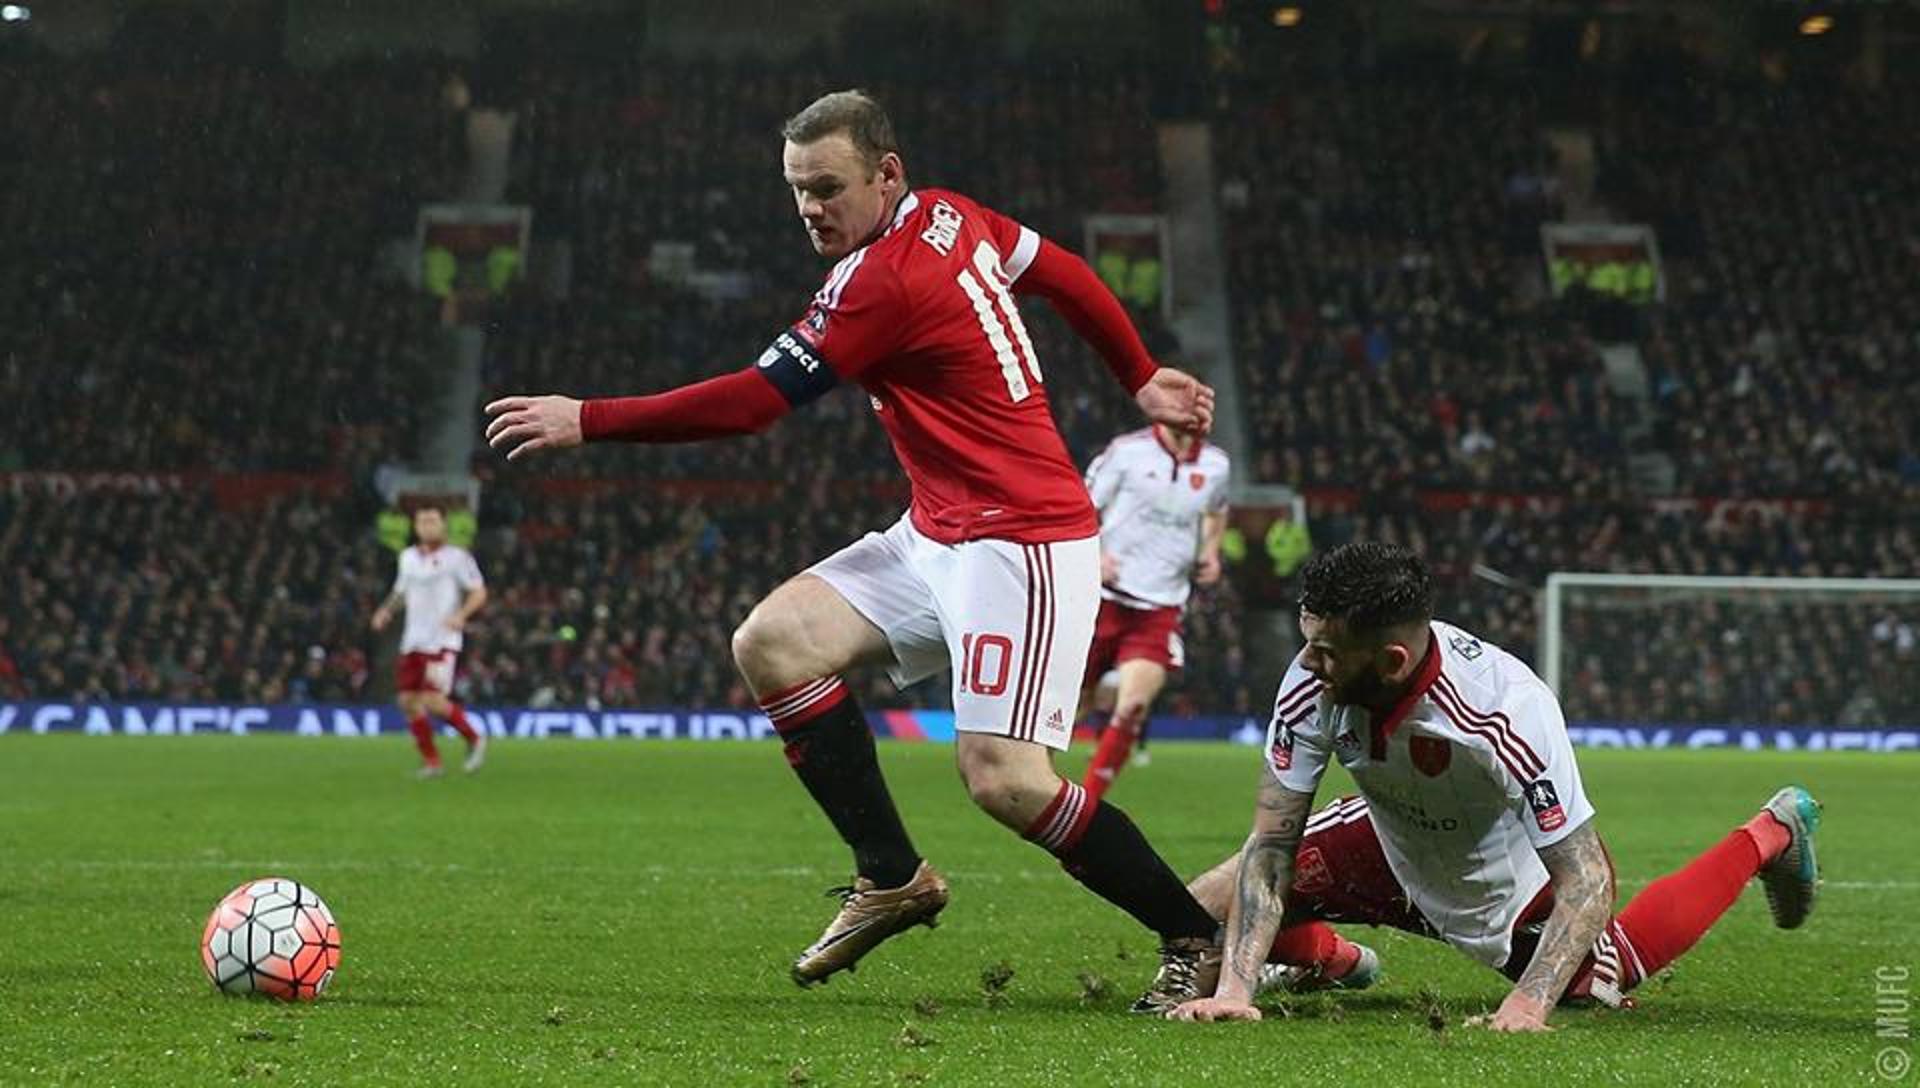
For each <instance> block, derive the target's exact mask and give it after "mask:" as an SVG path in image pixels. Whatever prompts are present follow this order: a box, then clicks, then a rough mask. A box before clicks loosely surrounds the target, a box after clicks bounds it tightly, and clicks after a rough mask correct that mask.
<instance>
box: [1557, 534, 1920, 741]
mask: <svg viewBox="0 0 1920 1088" xmlns="http://www.w3.org/2000/svg"><path fill="white" fill-rule="evenodd" d="M1537 650H1538V659H1539V665H1540V676H1541V678H1542V679H1543V680H1545V681H1546V682H1547V685H1548V686H1549V687H1551V688H1552V689H1553V691H1554V693H1555V694H1556V695H1557V696H1559V698H1560V701H1561V703H1562V705H1563V706H1564V707H1565V708H1566V713H1567V717H1568V718H1569V719H1570V720H1572V719H1581V720H1603V721H1635V720H1640V721H1673V722H1685V721H1716V722H1723V723H1725V722H1734V721H1741V722H1746V723H1750V724H1756V725H1796V726H1797V725H1859V726H1876V725H1882V726H1884V725H1911V724H1915V723H1916V722H1920V578H1774V577H1721V576H1708V575H1679V574H1617V573H1610V574H1601V573H1582V572H1570V571H1560V572H1555V573H1553V574H1550V575H1548V577H1547V581H1546V587H1545V589H1544V590H1543V591H1542V594H1541V603H1540V630H1539V643H1538V647H1537ZM1794 719H1798V720H1794Z"/></svg>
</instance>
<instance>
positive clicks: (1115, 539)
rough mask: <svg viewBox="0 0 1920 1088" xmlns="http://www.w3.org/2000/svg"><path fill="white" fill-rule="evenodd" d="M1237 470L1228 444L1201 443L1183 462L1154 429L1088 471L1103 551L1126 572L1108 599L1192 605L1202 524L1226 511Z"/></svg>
mask: <svg viewBox="0 0 1920 1088" xmlns="http://www.w3.org/2000/svg"><path fill="white" fill-rule="evenodd" d="M1230 471H1231V465H1230V463H1229V461H1228V459H1227V454H1226V451H1225V450H1222V449H1221V448H1220V447H1218V446H1214V445H1210V444H1208V443H1205V442H1199V443H1196V444H1195V445H1194V446H1193V448H1192V449H1190V450H1188V451H1187V456H1185V457H1180V456H1177V455H1175V454H1174V452H1173V450H1172V449H1171V448H1170V447H1168V446H1167V445H1166V443H1164V442H1163V441H1161V439H1160V435H1159V433H1158V432H1157V431H1155V430H1154V428H1152V427H1148V428H1145V429H1144V430H1138V431H1133V432H1131V433H1128V434H1123V435H1121V436H1120V437H1119V438H1116V439H1114V440H1113V441H1112V442H1110V443H1108V444H1107V448H1106V449H1104V450H1102V451H1101V452H1100V456H1098V457H1096V458H1094V459H1093V463H1092V464H1091V465H1088V466H1087V494H1088V495H1090V496H1092V498H1093V505H1094V507H1095V508H1096V509H1098V510H1099V511H1100V547H1101V549H1102V550H1103V551H1106V552H1108V553H1110V554H1111V555H1112V556H1113V557H1114V559H1115V561H1116V563H1117V565H1118V567H1119V571H1118V575H1117V577H1116V578H1115V580H1114V584H1113V585H1110V586H1102V587H1100V595H1101V596H1102V597H1105V598H1106V599H1107V600H1110V601H1117V602H1119V603H1120V604H1123V605H1128V606H1130V607H1133V608H1167V607H1179V606H1181V605H1184V604H1186V603H1187V597H1188V595H1189V594H1191V593H1192V592H1193V565H1194V561H1195V560H1197V559H1198V558H1199V556H1200V533H1201V522H1202V520H1203V519H1204V518H1205V517H1206V515H1208V514H1217V513H1220V512H1222V511H1224V510H1226V508H1227V478H1228V474H1229V472H1230Z"/></svg>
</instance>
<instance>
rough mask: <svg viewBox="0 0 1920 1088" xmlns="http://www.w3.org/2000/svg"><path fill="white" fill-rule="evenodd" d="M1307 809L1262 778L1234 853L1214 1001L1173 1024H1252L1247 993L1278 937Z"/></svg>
mask: <svg viewBox="0 0 1920 1088" xmlns="http://www.w3.org/2000/svg"><path fill="white" fill-rule="evenodd" d="M1312 809H1313V794H1311V793H1300V792H1297V791H1295V790H1290V789H1288V788H1286V787H1285V786H1282V785H1281V784H1280V781H1279V779H1277V778H1275V777H1274V776H1273V775H1271V774H1268V775H1266V776H1265V778H1264V780H1263V781H1262V783H1261V785H1260V797H1259V801H1258V802H1257V803H1256V805H1255V808H1254V813H1253V831H1252V833H1251V834H1249V835H1248V836H1247V842H1246V845H1244V846H1242V847H1241V848H1240V869H1239V873H1238V876H1237V878H1236V883H1237V887H1236V889H1235V891H1234V895H1233V899H1232V901H1231V902H1229V903H1228V905H1227V945H1226V952H1225V958H1224V959H1223V961H1222V962H1221V965H1220V986H1219V989H1217V990H1216V991H1215V993H1214V996H1212V997H1209V998H1203V999H1201V1000H1199V1001H1189V1002H1187V1003H1186V1004H1184V1005H1181V1006H1180V1007H1179V1008H1177V1009H1175V1010H1173V1012H1171V1013H1169V1014H1168V1015H1169V1016H1170V1017H1171V1018H1172V1019H1175V1020H1258V1019H1260V1010H1259V1009H1256V1008H1254V1007H1253V988H1254V984H1255V983H1256V982H1257V981H1258V980H1259V977H1260V966H1261V965H1262V964H1264V963H1266V962H1267V950H1268V949H1270V948H1272V947H1273V938H1274V935H1275V934H1277V933H1279V932H1280V918H1281V915H1282V914H1284V913H1285V911H1286V897H1287V889H1289V888H1291V887H1292V886H1293V856H1294V852H1295V851H1296V850H1298V849H1299V847H1300V839H1301V836H1302V835H1303V834H1304V832H1305V830H1306V826H1307V814H1308V813H1309V812H1311V811H1312Z"/></svg>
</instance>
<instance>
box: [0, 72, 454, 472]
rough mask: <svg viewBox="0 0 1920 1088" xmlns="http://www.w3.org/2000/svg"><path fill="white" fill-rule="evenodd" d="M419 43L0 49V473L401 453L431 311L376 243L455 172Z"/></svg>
mask: <svg viewBox="0 0 1920 1088" xmlns="http://www.w3.org/2000/svg"><path fill="white" fill-rule="evenodd" d="M437 86H438V85H437V81H436V79H435V76H434V74H433V72H432V70H431V69H430V67H428V66H426V65H425V64H423V63H420V62H406V61H386V62H380V63H362V64H356V65H352V66H347V67H342V68H336V69H329V70H324V71H314V72H308V71H300V70H295V69H284V68H283V69H271V70H270V69H263V68H258V67H253V66H248V65H239V64H230V63H223V62H217V61H209V62H207V63H204V64H196V65H193V66H171V65H170V66H166V67H158V68H156V67H153V66H151V65H143V64H127V63H122V62H121V61H120V60H119V59H117V58H116V59H99V60H89V59H85V58H82V59H65V58H50V57H39V58H36V57H21V58H15V59H13V60H10V61H9V63H7V64H0V146H5V147H8V148H31V149H32V153H31V154H7V155H0V237H4V238H5V239H6V259H5V260H4V261H0V397H4V398H5V399H6V400H7V401H8V402H9V403H12V404H16V405H23V404H24V405H32V406H33V412H34V419H35V424H34V425H33V426H30V427H29V426H21V427H11V426H10V427H6V428H4V429H0V471H5V470H9V469H12V470H19V469H54V470H63V471H72V470H80V469H119V470H125V469H133V468H137V469H140V470H143V471H166V470H180V469H195V470H199V469H214V470H222V471H258V470H285V469H316V468H323V467H339V468H344V469H347V470H359V469H364V468H367V467H369V466H370V465H371V464H373V463H375V462H376V461H378V460H380V459H382V458H391V457H393V456H395V454H396V452H408V451H409V446H408V442H409V440H410V438H411V436H412V434H413V433H414V431H415V430H416V428H417V424H418V421H419V409H420V404H421V400H422V394H423V391H424V390H425V389H426V388H427V386H428V382H429V380H430V369H429V367H430V364H431V359H430V356H429V353H428V333H429V331H430V329H431V323H430V321H429V319H428V316H429V315H430V314H431V312H432V310H431V307H430V306H428V305H427V304H426V303H425V302H423V301H421V300H420V299H419V298H418V297H416V296H415V295H414V293H413V292H411V291H410V290H408V289H407V288H406V287H405V286H404V284H401V283H398V282H394V281H392V280H387V281H382V280H381V279H379V278H378V277H376V276H375V275H374V274H373V273H374V269H375V266H376V255H377V254H378V252H379V250H380V247H381V244H382V243H384V242H386V241H387V240H388V239H389V238H391V237H393V236H396V235H408V234H411V233H412V230H413V219H414V214H415V211H416V209H417V207H418V205H419V204H420V203H421V202H422V201H423V200H425V199H430V198H431V197H432V196H434V195H438V194H442V193H444V192H446V191H448V186H450V185H451V184H452V183H453V181H454V180H455V179H456V177H457V170H458V156H457V155H456V148H457V144H456V142H455V136H456V132H455V129H454V126H453V124H452V121H451V120H450V118H449V116H448V115H447V114H446V113H445V111H444V110H443V109H441V108H440V106H439V105H438V103H437V101H436V99H435V94H436V93H437Z"/></svg>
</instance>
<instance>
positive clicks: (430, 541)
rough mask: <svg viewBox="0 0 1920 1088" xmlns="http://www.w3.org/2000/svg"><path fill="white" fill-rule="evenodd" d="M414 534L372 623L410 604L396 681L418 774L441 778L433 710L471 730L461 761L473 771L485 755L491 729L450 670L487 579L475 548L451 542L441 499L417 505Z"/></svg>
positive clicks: (464, 732)
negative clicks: (473, 712) (481, 723)
mask: <svg viewBox="0 0 1920 1088" xmlns="http://www.w3.org/2000/svg"><path fill="white" fill-rule="evenodd" d="M413 536H414V539H415V541H417V543H414V544H412V545H410V546H408V547H407V548H406V549H405V550H404V551H402V552H401V553H400V563H399V570H398V571H397V572H396V573H395V574H394V577H393V592H392V593H389V594H388V595H387V599H386V600H384V601H382V602H380V607H378V608H376V609H374V610H373V629H374V630H375V631H380V630H384V629H385V628H386V626H387V624H389V623H391V622H393V613H394V609H396V608H403V607H404V608H405V609H406V613H407V616H406V626H405V627H403V628H401V632H400V662H399V665H398V666H397V667H396V668H395V675H394V687H395V688H396V689H397V690H398V692H399V696H398V702H399V704H400V713H402V714H404V715H406V718H407V728H408V729H410V730H412V731H413V743H414V745H415V746H416V747H418V748H419V749H420V760H421V764H420V771H419V774H420V777H422V778H437V777H439V776H440V773H441V768H440V752H439V750H438V749H437V748H435V747H434V743H433V723H432V722H431V721H430V720H429V717H428V716H429V715H431V716H432V717H435V718H439V719H441V720H442V721H444V722H446V723H447V724H448V725H451V726H453V728H454V729H455V730H457V731H458V732H459V734H460V735H461V736H462V737H464V738H466V742H467V760H466V763H465V764H464V765H463V766H464V769H465V770H466V771H467V773H469V774H471V773H473V772H474V771H477V770H479V769H480V765H481V764H482V763H484V762H486V758H487V737H486V734H484V733H481V732H480V731H478V730H476V729H475V728H474V727H473V723H471V722H469V721H467V714H466V711H465V710H463V709H461V707H460V704H459V703H457V702H454V701H453V676H454V670H455V668H456V666H457V665H458V664H459V659H460V647H461V644H462V641H463V640H464V638H465V635H464V634H463V632H464V631H465V630H466V626H467V621H468V620H470V619H472V618H473V614H474V613H476V612H478V611H480V609H481V608H482V607H483V606H484V605H485V604H486V603H487V584H486V582H485V581H484V580H482V579H481V577H480V565H479V564H478V563H475V562H474V561H473V553H471V552H469V551H467V550H466V549H465V548H461V547H458V546H456V545H453V544H449V543H447V516H446V512H445V511H443V510H441V509H440V508H439V507H437V506H421V507H417V508H416V509H415V510H414V512H413Z"/></svg>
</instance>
